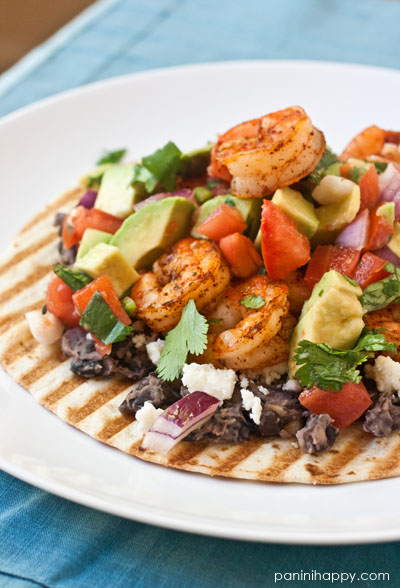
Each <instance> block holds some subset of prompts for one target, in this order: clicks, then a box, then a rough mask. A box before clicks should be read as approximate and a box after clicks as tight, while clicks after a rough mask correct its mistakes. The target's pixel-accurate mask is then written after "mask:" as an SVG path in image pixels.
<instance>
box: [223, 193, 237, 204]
mask: <svg viewBox="0 0 400 588" xmlns="http://www.w3.org/2000/svg"><path fill="white" fill-rule="evenodd" d="M224 202H225V204H228V206H236V204H235V201H234V199H233V198H232V196H231V195H230V194H228V195H227V196H226V197H225V200H224Z"/></svg>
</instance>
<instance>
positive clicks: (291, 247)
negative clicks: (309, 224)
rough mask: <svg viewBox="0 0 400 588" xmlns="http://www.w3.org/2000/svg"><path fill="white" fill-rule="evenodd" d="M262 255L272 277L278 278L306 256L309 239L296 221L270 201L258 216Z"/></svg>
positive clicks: (301, 262) (308, 257)
mask: <svg viewBox="0 0 400 588" xmlns="http://www.w3.org/2000/svg"><path fill="white" fill-rule="evenodd" d="M261 237H262V255H263V258H264V263H265V267H266V270H267V272H268V274H269V275H270V277H271V278H272V280H281V279H282V278H285V277H286V276H287V275H288V274H289V273H290V272H292V271H293V270H295V269H297V268H298V267H301V266H302V265H304V264H305V263H307V261H309V259H310V242H309V240H308V239H307V237H306V236H305V235H303V233H301V232H300V231H299V229H298V227H297V225H296V223H295V222H294V221H293V220H292V219H291V218H289V217H288V215H287V214H286V213H285V212H283V210H282V209H281V208H279V206H277V205H276V204H274V203H273V202H271V201H270V200H264V204H263V208H262V215H261Z"/></svg>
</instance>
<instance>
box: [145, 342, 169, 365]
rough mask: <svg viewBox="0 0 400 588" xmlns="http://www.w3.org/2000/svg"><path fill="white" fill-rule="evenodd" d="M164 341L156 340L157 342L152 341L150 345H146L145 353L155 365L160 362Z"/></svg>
mask: <svg viewBox="0 0 400 588" xmlns="http://www.w3.org/2000/svg"><path fill="white" fill-rule="evenodd" d="M164 345H165V341H163V340H162V339H157V341H152V342H151V343H147V345H146V351H147V355H148V356H149V359H150V361H152V362H153V363H154V365H157V364H158V362H159V361H160V357H161V352H162V350H163V348H164Z"/></svg>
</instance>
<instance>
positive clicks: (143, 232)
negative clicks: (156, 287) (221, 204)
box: [110, 196, 196, 269]
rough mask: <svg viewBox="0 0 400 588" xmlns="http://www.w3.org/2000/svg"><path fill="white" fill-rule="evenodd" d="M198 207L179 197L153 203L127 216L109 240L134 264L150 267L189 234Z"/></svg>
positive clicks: (138, 266)
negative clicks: (169, 248)
mask: <svg viewBox="0 0 400 588" xmlns="http://www.w3.org/2000/svg"><path fill="white" fill-rule="evenodd" d="M195 208H196V207H195V205H194V204H193V202H190V201H189V200H186V199H185V198H181V197H180V196H173V197H169V198H164V199H163V200H158V201H157V202H152V203H151V204H148V205H147V206H144V207H143V208H141V209H140V210H138V211H137V212H135V213H134V214H131V216H129V217H128V218H127V219H125V221H124V222H123V223H122V225H121V227H120V228H119V229H118V231H117V232H116V233H115V235H113V237H112V239H111V241H110V243H111V245H115V246H116V247H118V248H119V249H120V251H121V253H122V254H123V255H124V257H126V259H127V260H128V262H129V263H130V264H131V265H132V266H133V267H135V268H137V269H140V268H145V267H148V266H149V265H151V264H152V263H153V262H154V261H155V260H156V259H157V257H159V256H160V255H161V253H163V252H164V251H165V249H167V247H169V246H170V245H172V244H173V243H175V242H176V241H179V239H182V237H185V236H186V235H187V234H188V233H189V230H190V226H191V223H192V216H193V212H194V210H195Z"/></svg>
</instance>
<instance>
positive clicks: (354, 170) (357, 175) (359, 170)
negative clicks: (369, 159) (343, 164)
mask: <svg viewBox="0 0 400 588" xmlns="http://www.w3.org/2000/svg"><path fill="white" fill-rule="evenodd" d="M367 171H368V170H367V168H366V167H351V168H350V171H349V178H350V180H352V182H355V183H356V184H359V183H360V180H361V178H362V177H363V175H364V174H366V173H367Z"/></svg>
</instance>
